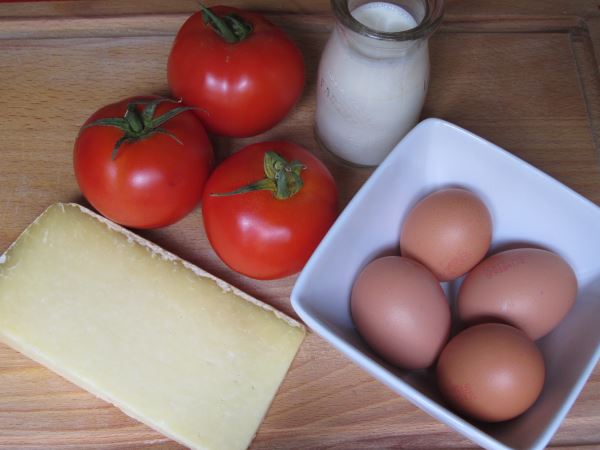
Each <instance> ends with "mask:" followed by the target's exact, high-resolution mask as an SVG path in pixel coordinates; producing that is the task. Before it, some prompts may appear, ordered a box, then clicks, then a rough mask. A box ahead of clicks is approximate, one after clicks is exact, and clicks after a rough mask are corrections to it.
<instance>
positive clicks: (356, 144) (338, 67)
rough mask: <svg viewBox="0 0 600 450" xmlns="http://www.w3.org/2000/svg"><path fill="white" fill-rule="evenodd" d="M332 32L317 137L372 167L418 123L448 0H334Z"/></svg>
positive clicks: (323, 66) (322, 68) (322, 69)
mask: <svg viewBox="0 0 600 450" xmlns="http://www.w3.org/2000/svg"><path fill="white" fill-rule="evenodd" d="M331 6H332V8H333V12H334V14H335V17H336V23H335V27H334V30H333V32H332V34H331V36H330V38H329V41H328V42H327V45H326V46H325V49H324V50H323V54H322V56H321V62H320V64H319V75H318V80H317V109H316V114H315V115H316V117H315V121H316V134H317V138H318V139H319V141H320V143H321V144H322V145H323V146H324V147H325V148H326V149H327V150H329V151H330V152H331V153H333V154H334V155H336V156H338V157H340V158H341V159H343V160H345V161H347V162H350V163H352V164H355V165H360V166H374V165H377V164H379V163H381V161H383V159H384V158H385V157H386V156H387V154H388V153H389V152H390V151H391V150H392V149H393V148H394V147H395V145H396V144H397V143H398V142H399V141H400V140H401V139H402V137H403V136H404V135H405V134H406V133H407V132H408V131H409V130H410V129H411V128H412V127H413V126H414V125H415V124H416V123H417V120H418V118H419V115H420V112H421V108H422V107H423V102H424V101H425V96H426V94H427V85H428V81H429V51H428V39H429V36H430V35H431V34H432V33H433V31H434V30H435V29H436V28H437V25H438V24H439V23H440V21H441V18H442V13H443V6H444V3H443V0H386V1H385V2H382V1H368V0H367V1H365V0H331Z"/></svg>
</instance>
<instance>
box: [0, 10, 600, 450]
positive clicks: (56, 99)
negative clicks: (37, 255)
mask: <svg viewBox="0 0 600 450" xmlns="http://www.w3.org/2000/svg"><path fill="white" fill-rule="evenodd" d="M209 3H210V2H209ZM227 3H228V4H232V5H236V6H243V7H248V8H252V9H257V10H260V11H263V12H265V13H266V14H267V16H268V17H269V19H271V20H272V21H273V22H275V23H277V24H278V25H280V26H281V27H283V28H284V29H285V30H286V32H287V33H288V34H289V35H290V36H291V37H292V38H293V39H294V40H295V41H296V42H297V43H298V44H299V46H300V47H301V49H302V51H303V53H304V55H305V60H306V66H307V84H306V89H305V91H304V95H303V96H302V98H301V100H300V103H299V104H298V106H297V107H296V108H295V110H294V111H293V112H292V114H290V116H289V117H287V118H286V119H285V120H284V121H283V122H282V123H281V124H279V125H278V126H277V127H275V128H274V129H273V130H270V131H269V132H267V133H265V134H263V135H261V136H257V137H254V138H250V139H243V140H242V139H239V140H230V139H215V141H214V142H215V145H216V147H217V149H218V156H219V158H223V157H224V156H226V155H227V154H229V153H231V152H233V151H235V150H237V149H239V148H241V147H242V146H243V145H245V144H247V143H250V142H257V141H261V140H267V139H289V140H292V141H295V142H297V143H299V144H301V145H304V146H305V147H307V148H309V149H311V150H313V151H314V152H315V153H316V154H317V155H318V156H319V157H321V158H322V159H323V161H324V162H325V163H326V164H327V165H328V166H329V168H330V169H331V171H332V172H333V174H334V176H335V178H336V180H338V185H339V189H340V199H341V202H342V204H343V205H345V204H346V203H347V202H348V200H349V199H350V198H351V197H352V196H353V195H354V193H355V192H356V191H357V190H358V189H359V187H360V186H361V185H362V183H363V182H364V181H365V180H366V178H367V177H368V176H369V175H370V173H371V171H370V170H366V169H361V170H358V169H353V168H348V167H345V166H343V165H340V164H339V163H337V162H336V161H334V160H333V159H331V158H330V157H329V156H328V155H327V154H325V153H323V152H322V151H321V150H320V149H319V148H318V146H317V145H316V143H315V140H314V137H313V123H312V121H313V113H314V104H315V79H316V69H317V64H318V60H319V56H320V52H321V49H322V47H323V45H324V43H325V41H326V39H327V37H328V35H329V32H330V29H331V24H332V18H331V16H330V15H329V6H328V2H327V1H326V0H297V1H294V2H275V1H267V0H264V1H260V0H246V1H243V0H239V1H232V2H227ZM521 3H526V4H521ZM598 8H599V7H598V6H597V5H595V4H594V3H593V2H590V1H587V2H584V1H567V0H564V1H541V0H537V1H531V2H517V1H508V0H506V1H494V2H492V1H475V0H472V1H454V2H452V1H450V2H448V5H447V14H446V21H445V23H444V25H443V26H442V27H441V29H440V30H439V31H438V33H437V34H436V35H435V36H434V37H433V39H432V40H431V47H430V48H431V57H432V79H431V85H430V91H429V95H428V99H427V103H426V105H425V108H424V111H423V117H430V116H434V117H440V118H443V119H446V120H449V121H451V122H454V123H456V124H458V125H460V126H462V127H464V128H467V129H468V130H471V131H473V132H474V133H477V134H479V135H481V136H482V137H484V138H486V139H488V140H490V141H492V142H494V143H496V144H498V145H500V146H501V147H504V148H506V149H508V150H509V151H511V152H513V153H514V154H516V155H518V156H519V157H521V158H523V159H525V160H526V161H528V162H530V163H532V164H534V165H535V166H537V167H539V168H540V169H542V170H543V171H545V172H547V173H549V174H550V175H551V176H553V177H555V178H557V179H558V180H560V181H561V182H563V183H565V184H566V185H568V186H569V187H571V188H573V189H574V190H576V191H577V192H579V193H581V194H583V195H584V196H586V197H587V198H589V199H590V200H592V201H593V202H595V203H596V204H600V165H599V161H600V159H599V155H600V153H599V151H600V76H599V73H598V64H597V62H596V58H595V55H598V53H597V51H598V48H600V26H599V25H600V19H599V17H600V14H599V13H600V11H599V9H598ZM196 9H197V5H196V3H195V2H193V1H178V0H175V1H171V2H168V4H167V3H164V2H159V1H149V2H135V1H131V0H127V1H123V2H119V1H107V2H92V1H87V0H82V1H77V2H74V1H64V2H46V3H43V4H39V3H26V4H0V104H1V105H2V107H3V108H2V119H1V122H0V130H1V131H0V137H1V139H0V155H1V160H0V179H1V181H2V189H0V252H1V251H3V250H4V249H5V248H6V247H7V246H8V245H9V244H10V243H11V242H12V241H13V240H14V239H15V238H16V237H17V235H18V234H19V233H20V232H21V231H22V229H23V228H25V226H27V224H29V223H30V222H31V221H32V220H33V219H34V218H35V217H36V216H37V215H38V214H39V213H40V212H41V211H42V210H43V209H44V208H45V207H46V206H48V205H49V204H51V203H54V202H57V201H78V202H82V203H85V200H84V199H83V198H82V197H81V195H80V193H79V191H78V188H77V184H76V182H75V178H74V176H73V170H72V166H71V156H72V147H73V142H74V139H75V136H76V134H77V132H78V129H79V127H80V125H81V124H82V123H83V122H84V120H85V119H86V118H87V117H88V116H89V115H90V114H91V113H92V112H93V111H95V110H96V109H97V108H98V107H100V106H101V105H104V104H106V103H110V102H113V101H116V100H118V99H121V98H124V97H128V96H131V95H138V94H156V93H157V94H166V93H167V92H168V91H167V84H166V74H165V65H166V58H167V55H168V52H169V49H170V45H171V42H172V40H173V37H174V35H175V33H176V31H177V29H178V27H179V26H180V25H181V24H182V23H183V21H184V20H185V19H186V17H187V16H189V15H190V14H191V12H193V11H195V10H196ZM599 231H600V230H599ZM141 234H142V235H143V236H145V237H147V238H149V239H150V240H152V241H154V242H156V243H158V244H159V245H161V246H164V247H165V248H167V249H168V250H170V251H172V252H174V253H176V254H178V255H180V256H181V257H183V258H184V259H188V260H190V261H191V262H193V263H194V264H197V265H199V266H201V267H203V268H205V269H206V270H208V271H210V272H212V273H214V274H215V275H217V276H219V277H221V278H223V279H225V280H227V281H229V282H231V283H232V284H234V285H237V286H238V287H240V288H241V289H243V290H245V291H247V292H249V293H250V294H252V295H254V296H256V297H258V298H261V299H263V300H265V301H266V302H268V303H270V304H272V305H274V306H276V307H277V308H279V309H281V310H283V311H284V312H286V313H288V314H290V315H294V312H293V310H292V308H291V305H290V302H289V294H290V291H291V288H292V286H293V284H294V282H295V277H290V278H286V279H283V280H278V281H270V282H259V281H254V280H250V279H247V278H245V277H242V276H239V275H237V274H234V273H232V272H231V271H230V270H229V269H227V268H226V267H225V266H224V265H223V263H221V262H220V260H219V259H218V258H217V257H216V255H215V254H214V252H213V251H212V249H211V248H210V245H209V244H208V242H207V240H206V237H205V235H204V232H203V229H202V219H201V215H200V211H199V210H197V211H195V212H194V213H192V214H191V215H189V216H188V217H187V218H185V219H184V220H183V221H181V222H180V223H178V224H176V225H173V226H170V227H167V228H164V229H161V230H154V231H146V232H142V233H141ZM552 446H556V447H558V446H560V447H565V446H567V447H570V446H577V447H584V446H589V447H590V448H591V447H596V448H597V447H598V446H600V370H598V369H596V371H595V372H594V374H593V375H592V377H591V379H590V381H589V382H588V383H587V385H586V387H585V389H584V391H583V392H582V394H581V395H580V397H579V399H578V400H577V402H576V404H575V406H574V407H573V409H572V410H571V412H570V413H569V415H568V417H567V418H566V420H565V421H564V422H563V424H562V426H561V428H560V429H559V431H558V433H557V434H556V435H555V437H554V439H553V440H552ZM467 447H473V444H472V443H470V442H469V441H467V440H466V439H464V438H462V437H461V436H460V435H458V434H457V433H455V432H454V431H452V430H449V429H448V428H447V427H446V426H445V425H442V424H440V423H439V422H437V421H436V420H434V419H432V418H430V417H429V416H427V415H426V414H425V413H423V412H421V411H420V410H418V409H416V408H415V407H413V406H412V405H411V404H409V403H408V402H407V401H405V400H404V399H402V398H400V397H398V396H396V395H395V394H393V393H392V392H391V391H390V390H388V389H387V388H386V387H384V386H382V385H381V384H379V383H378V382H376V381H375V380H373V379H372V378H371V377H370V376H368V375H366V374H365V373H363V372H362V371H361V370H359V369H358V368H356V367H355V366H354V365H353V364H351V363H350V362H349V361H348V360H346V359H345V358H344V357H343V356H341V355H340V354H339V353H338V352H337V351H335V350H333V349H332V348H331V347H330V346H329V345H328V344H327V343H325V342H324V341H323V340H321V339H320V338H319V337H318V336H316V335H314V334H313V333H310V334H309V336H308V337H307V339H306V341H305V343H304V344H303V346H302V349H301V351H300V353H299V355H298V357H297V359H296V361H295V362H294V364H293V367H292V369H291V371H290V373H289V375H288V377H287V378H286V380H285V382H284V384H283V386H282V387H281V389H280V392H279V393H278V395H277V397H276V398H275V401H274V403H273V405H272V407H271V409H270V411H269V413H268V416H267V417H266V419H265V421H264V423H263V425H262V426H261V428H260V429H259V432H258V435H257V436H256V439H255V440H254V442H253V445H252V448H254V449H284V448H286V449H287V448H298V449H312V448H328V449H329V448H340V449H342V448H343V449H349V448H361V449H365V448H373V449H381V448H467ZM42 448H44V449H47V448H56V449H86V448H102V449H117V448H119V449H121V448H136V449H140V448H156V449H175V448H179V447H178V445H177V444H174V443H172V442H170V441H169V440H168V439H166V438H164V437H163V436H161V435H160V434H158V433H156V432H154V431H152V430H150V429H148V428H147V427H145V426H144V425H141V424H140V423H138V422H136V421H135V420H133V419H130V418H128V417H127V416H125V415H124V414H122V413H121V412H119V411H118V410H117V409H115V408H114V407H112V406H110V405H108V404H106V403H104V402H102V401H100V400H98V399H96V398H95V397H93V396H92V395H90V394H88V393H86V392H84V391H82V390H80V389H78V388H77V387H75V386H73V385H71V384H70V383H68V382H66V381H64V380H63V379H61V378H60V377H58V376H57V375H55V374H53V373H52V372H50V371H48V370H46V369H45V368H43V367H40V366H39V365H36V364H35V363H33V362H31V361H30V360H28V359H26V358H24V357H23V356H21V355H20V354H18V353H16V352H14V351H13V350H11V349H9V348H7V347H5V346H2V345H0V449H11V450H17V449H42Z"/></svg>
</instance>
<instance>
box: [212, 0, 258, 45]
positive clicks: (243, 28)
mask: <svg viewBox="0 0 600 450" xmlns="http://www.w3.org/2000/svg"><path fill="white" fill-rule="evenodd" d="M200 8H201V9H202V17H203V19H204V23H207V24H209V25H210V26H211V27H212V29H213V30H214V31H215V32H216V33H217V34H218V35H219V36H220V37H221V38H222V39H223V40H224V41H225V42H227V43H229V44H235V43H237V42H240V41H243V40H244V39H246V38H247V37H248V36H250V34H251V33H252V24H251V23H248V22H246V21H245V20H244V19H242V18H241V17H240V16H238V15H237V14H227V15H224V16H218V15H216V14H215V13H214V12H212V11H211V10H210V9H209V8H207V7H206V6H204V5H203V4H202V3H200Z"/></svg>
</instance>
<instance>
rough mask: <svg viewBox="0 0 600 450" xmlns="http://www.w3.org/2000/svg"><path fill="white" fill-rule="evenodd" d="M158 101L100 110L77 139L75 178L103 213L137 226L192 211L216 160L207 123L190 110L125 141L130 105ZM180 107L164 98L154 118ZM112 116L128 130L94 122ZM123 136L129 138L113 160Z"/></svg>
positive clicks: (170, 220)
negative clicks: (138, 136) (206, 129)
mask: <svg viewBox="0 0 600 450" xmlns="http://www.w3.org/2000/svg"><path fill="white" fill-rule="evenodd" d="M155 99H156V97H145V98H129V99H125V100H122V101H120V102H117V103H114V104H112V105H108V106H105V107H103V108H101V109H100V110H98V111H96V112H95V113H94V114H93V115H92V116H91V117H90V118H89V119H88V120H87V121H86V123H85V124H84V127H83V128H82V129H81V131H80V133H79V136H78V137H77V140H76V142H75V149H74V155H73V156H74V167H75V176H76V178H77V182H78V183H79V187H80V189H81V192H82V193H83V195H84V196H85V197H86V198H87V200H88V201H89V202H90V203H91V204H92V205H93V206H94V208H96V209H97V210H98V211H99V212H100V213H101V214H103V215H104V216H106V217H108V218H109V219H111V220H113V221H115V222H118V223H120V224H122V225H125V226H130V227H135V228H156V227H162V226H166V225H170V224H172V223H174V222H176V221H178V220H179V219H181V218H183V217H184V216H185V215H186V214H188V213H189V212H190V211H191V210H192V209H193V208H194V207H195V206H196V205H197V204H198V202H199V201H200V200H201V198H202V191H203V188H204V184H205V182H206V179H207V177H208V175H209V172H210V169H211V166H212V161H213V151H212V145H211V143H210V141H209V139H208V136H207V134H206V132H205V131H204V127H203V126H202V123H201V122H200V121H199V120H198V118H197V117H196V116H195V115H194V114H193V113H192V112H191V111H189V110H187V109H186V108H183V109H182V110H181V112H180V113H179V114H177V115H175V116H174V117H172V118H170V119H169V120H167V121H165V122H164V123H162V124H159V126H158V127H156V128H157V129H155V130H154V131H152V130H151V129H150V128H151V127H148V126H146V127H143V128H142V131H141V134H142V136H141V137H140V138H138V139H135V138H132V139H128V140H125V139H126V137H127V136H129V135H126V133H125V131H124V130H125V129H127V127H129V125H128V122H127V121H126V120H124V119H123V117H124V116H125V112H126V111H127V109H128V105H130V104H132V103H131V102H134V101H140V100H142V101H145V102H149V101H150V100H155ZM180 106H181V105H177V104H176V103H175V104H174V103H173V102H172V101H171V102H166V101H162V102H161V103H159V104H158V106H157V108H156V111H155V113H154V114H153V115H152V118H153V120H155V121H156V120H157V119H159V118H160V117H161V116H162V115H163V114H165V113H167V112H169V111H174V109H175V108H178V107H180ZM144 107H145V105H143V104H138V105H137V106H132V108H133V110H134V111H130V112H129V113H128V115H129V118H130V120H132V119H131V117H132V115H133V116H135V115H137V118H136V117H134V119H136V120H137V119H140V120H141V119H142V118H141V114H142V111H143V109H144ZM171 114H172V113H171ZM165 117H166V116H165ZM109 118H115V119H118V118H121V120H122V126H123V127H124V129H120V128H118V127H117V126H110V125H100V124H99V125H93V126H91V125H90V124H91V123H92V122H96V121H98V120H105V119H109ZM163 118H164V117H163ZM141 125H143V124H141ZM133 126H134V128H135V127H136V124H135V123H134V124H133ZM138 128H139V127H138ZM130 131H131V130H130ZM120 139H121V140H125V142H123V143H122V144H121V145H120V147H119V150H118V153H116V156H115V157H114V159H113V150H114V149H115V144H116V143H117V141H119V140H120Z"/></svg>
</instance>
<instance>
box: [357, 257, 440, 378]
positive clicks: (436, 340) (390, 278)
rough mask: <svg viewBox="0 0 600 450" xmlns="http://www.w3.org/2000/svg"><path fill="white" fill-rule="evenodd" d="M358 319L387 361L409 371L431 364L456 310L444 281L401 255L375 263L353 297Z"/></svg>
mask: <svg viewBox="0 0 600 450" xmlns="http://www.w3.org/2000/svg"><path fill="white" fill-rule="evenodd" d="M350 305H351V312H352V319H353V321H354V323H355V325H356V328H357V329H358V332H359V333H360V335H361V336H362V337H363V338H364V340H365V341H366V342H367V343H368V344H369V346H370V347H371V348H372V349H373V350H374V351H375V352H376V353H377V354H379V355H380V356H381V357H382V358H383V359H385V360H387V361H388V362H390V363H391V364H394V365H396V366H398V367H401V368H405V369H423V368H426V367H429V366H431V365H432V364H433V363H434V362H435V360H436V358H437V356H438V354H439V353H440V351H441V350H442V348H443V346H444V344H445V343H446V341H447V340H448V335H449V332H450V308H449V305H448V301H447V300H446V297H445V295H444V292H443V291H442V289H441V287H440V284H439V282H438V280H437V279H436V278H435V277H434V276H433V274H432V273H431V272H430V271H428V270H427V269H426V268H425V267H424V266H423V265H422V264H420V263H418V262H416V261H413V260H411V259H408V258H403V257H400V256H386V257H383V258H379V259H376V260H374V261H372V262H371V263H369V264H368V265H367V266H366V267H365V268H364V269H363V270H362V272H361V273H360V274H359V276H358V278H357V279H356V281H355V284H354V286H353V289H352V294H351V300H350Z"/></svg>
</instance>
